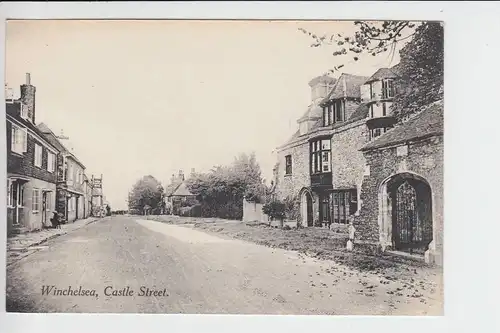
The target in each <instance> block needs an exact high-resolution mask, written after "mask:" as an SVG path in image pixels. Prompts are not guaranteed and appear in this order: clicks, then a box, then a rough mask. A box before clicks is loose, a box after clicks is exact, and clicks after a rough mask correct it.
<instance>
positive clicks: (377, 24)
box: [299, 21, 444, 120]
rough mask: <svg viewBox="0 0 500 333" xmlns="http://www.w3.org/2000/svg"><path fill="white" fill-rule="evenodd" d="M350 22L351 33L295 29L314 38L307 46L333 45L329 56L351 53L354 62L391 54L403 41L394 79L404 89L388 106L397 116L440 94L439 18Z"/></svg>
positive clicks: (441, 36) (336, 68)
mask: <svg viewBox="0 0 500 333" xmlns="http://www.w3.org/2000/svg"><path fill="white" fill-rule="evenodd" d="M354 25H355V26H356V27H357V29H356V31H355V32H354V35H351V36H343V35H341V34H333V35H331V36H327V35H323V36H318V35H316V34H314V33H311V32H308V31H306V30H305V29H302V28H300V29H299V30H300V31H302V32H303V33H305V34H308V35H309V36H311V38H313V39H314V42H313V44H311V47H319V46H333V47H334V48H335V51H334V52H333V53H332V54H333V56H335V57H337V58H342V57H344V58H345V57H347V56H352V61H355V62H356V61H360V56H361V55H367V54H369V55H371V56H377V55H379V54H382V53H385V52H390V53H389V56H391V55H392V57H394V53H395V52H396V49H397V46H398V45H402V44H401V43H406V45H405V46H404V47H403V48H402V49H401V51H400V58H401V60H400V64H399V66H398V69H397V72H398V74H399V76H400V78H399V79H398V81H399V82H398V83H399V85H400V86H402V87H404V88H405V89H402V90H401V91H398V94H397V95H396V96H395V99H394V104H393V106H392V111H393V112H394V114H395V115H396V116H397V117H398V118H399V119H400V120H401V119H404V118H405V117H407V116H409V115H411V114H412V113H414V112H415V111H417V110H418V109H420V108H421V107H422V106H424V105H426V104H429V103H431V102H434V101H437V100H439V99H442V98H443V82H444V75H443V73H444V62H443V60H444V29H443V26H442V24H441V23H440V22H421V23H415V22H410V21H383V22H382V21H368V22H367V21H356V22H354ZM410 38H411V39H410ZM342 67H344V63H342V62H339V63H338V64H337V65H336V66H334V68H333V69H331V70H330V71H329V72H331V73H333V72H336V71H339V70H340V69H341V68H342Z"/></svg>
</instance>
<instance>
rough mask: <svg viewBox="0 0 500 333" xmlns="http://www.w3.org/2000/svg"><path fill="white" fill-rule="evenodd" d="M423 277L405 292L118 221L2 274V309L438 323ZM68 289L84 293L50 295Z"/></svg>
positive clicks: (189, 234) (251, 248) (432, 293)
mask: <svg viewBox="0 0 500 333" xmlns="http://www.w3.org/2000/svg"><path fill="white" fill-rule="evenodd" d="M432 279H438V277H430V278H428V279H426V281H415V283H414V284H412V285H411V286H409V285H408V284H407V283H406V282H404V281H392V280H389V279H385V278H384V277H383V276H381V275H377V274H369V273H360V272H356V271H352V270H349V269H347V268H345V267H343V266H341V265H336V264H335V263H334V262H331V261H319V260H315V259H311V258H308V257H304V256H302V255H299V254H298V253H296V252H292V251H285V250H281V249H271V248H267V247H264V246H259V245H255V244H251V243H247V242H243V241H239V240H228V239H222V238H218V237H216V236H212V235H209V234H206V233H203V232H200V231H197V230H194V229H191V228H190V227H189V226H176V225H168V224H164V223H160V222H155V221H145V220H136V219H135V218H132V217H123V216H121V217H112V218H105V219H102V220H100V221H98V222H96V223H92V224H89V225H86V226H85V227H83V228H81V229H78V230H75V231H73V232H72V233H68V234H65V235H62V236H60V237H57V238H54V239H52V240H49V241H48V242H46V243H44V244H43V247H42V248H40V249H39V250H38V251H37V252H35V253H33V254H31V255H29V256H27V257H25V258H22V259H21V260H19V261H18V262H16V263H14V264H12V265H11V266H9V267H8V269H7V286H8V287H7V298H8V299H7V310H8V311H23V312H106V313H110V312H115V313H137V312H140V313H231V314H349V315H354V314H361V315H367V314H373V315H383V314H403V315H422V314H431V315H436V314H437V315H439V314H442V304H440V303H439V302H438V300H439V299H441V296H440V293H439V291H437V290H432V289H433V288H434V289H435V287H436V285H437V284H438V282H437V280H436V281H433V280H432ZM51 286H53V288H52V289H51V290H50V295H42V289H44V290H45V291H48V290H49V289H50V287H51ZM414 286H417V287H418V290H417V289H416V287H414ZM69 287H71V289H72V290H76V291H77V292H80V293H82V294H83V293H85V291H79V289H80V287H81V288H82V289H83V290H88V292H87V294H90V295H87V296H83V295H82V296H75V295H67V296H63V295H55V294H56V293H57V291H56V289H61V293H62V290H67V289H68V288H69ZM127 287H128V289H127ZM141 291H142V292H141ZM72 292H73V291H72ZM65 293H67V291H65ZM120 293H121V294H125V295H124V296H117V295H118V294H120ZM132 293H133V294H132ZM141 293H146V294H149V295H141ZM106 294H108V295H106ZM112 294H115V295H116V296H113V295H112ZM412 295H413V296H412Z"/></svg>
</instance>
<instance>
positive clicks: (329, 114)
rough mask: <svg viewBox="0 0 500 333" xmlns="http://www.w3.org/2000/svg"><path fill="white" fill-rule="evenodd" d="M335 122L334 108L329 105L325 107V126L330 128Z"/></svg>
mask: <svg viewBox="0 0 500 333" xmlns="http://www.w3.org/2000/svg"><path fill="white" fill-rule="evenodd" d="M332 121H333V106H332V105H331V104H330V105H327V106H324V107H323V126H330V125H331V124H332Z"/></svg>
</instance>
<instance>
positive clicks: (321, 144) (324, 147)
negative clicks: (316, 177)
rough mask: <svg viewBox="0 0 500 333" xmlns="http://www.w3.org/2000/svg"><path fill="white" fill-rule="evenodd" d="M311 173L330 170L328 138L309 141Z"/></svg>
mask: <svg viewBox="0 0 500 333" xmlns="http://www.w3.org/2000/svg"><path fill="white" fill-rule="evenodd" d="M310 149H311V173H322V172H331V171H332V169H331V154H332V152H331V146H330V139H322V140H318V141H313V142H311V148H310Z"/></svg>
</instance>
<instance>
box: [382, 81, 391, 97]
mask: <svg viewBox="0 0 500 333" xmlns="http://www.w3.org/2000/svg"><path fill="white" fill-rule="evenodd" d="M393 97H394V80H393V79H384V80H382V98H383V99H387V98H393Z"/></svg>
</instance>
